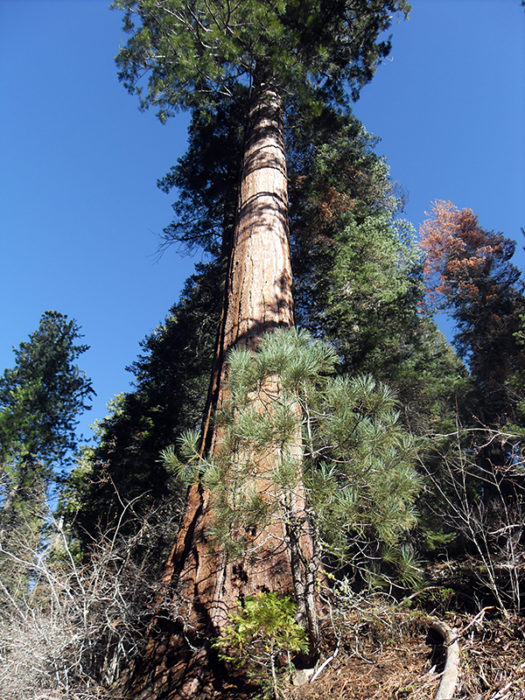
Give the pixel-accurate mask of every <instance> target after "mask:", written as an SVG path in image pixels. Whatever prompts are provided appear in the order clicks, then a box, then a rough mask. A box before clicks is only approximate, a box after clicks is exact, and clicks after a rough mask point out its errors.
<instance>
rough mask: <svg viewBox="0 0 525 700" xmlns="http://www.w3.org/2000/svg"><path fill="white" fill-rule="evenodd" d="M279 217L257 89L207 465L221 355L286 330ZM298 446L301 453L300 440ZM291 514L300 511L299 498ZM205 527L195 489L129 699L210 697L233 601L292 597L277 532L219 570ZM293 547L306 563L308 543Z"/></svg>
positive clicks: (275, 162)
mask: <svg viewBox="0 0 525 700" xmlns="http://www.w3.org/2000/svg"><path fill="white" fill-rule="evenodd" d="M287 211H288V200H287V178H286V160H285V148H284V133H283V124H282V115H281V105H280V100H279V97H278V95H277V93H276V92H275V91H274V90H272V89H271V88H270V87H268V86H265V85H260V86H259V87H258V89H255V90H254V100H253V103H252V109H251V111H250V115H249V123H248V128H247V134H246V142H245V152H244V160H243V168H242V179H241V187H240V196H239V205H238V218H237V225H236V229H235V234H234V241H233V247H232V253H231V258H230V265H229V272H228V279H227V289H226V293H225V303H224V310H223V320H222V324H221V332H220V338H219V344H218V353H217V358H216V367H215V370H214V376H213V377H212V386H211V392H210V397H211V401H210V400H209V403H210V407H209V411H208V415H207V417H206V418H205V422H204V430H203V433H204V435H203V444H204V445H205V447H206V450H207V451H208V452H209V453H210V455H211V457H213V456H214V454H216V453H217V451H218V450H220V439H219V436H218V435H217V432H213V431H212V429H211V427H210V414H211V411H212V409H213V407H214V406H220V405H221V404H222V403H224V401H225V400H227V398H228V378H227V366H226V364H225V363H224V360H225V357H226V355H227V353H228V351H229V350H230V349H231V348H232V347H234V346H236V347H239V346H244V347H247V348H249V349H255V348H256V347H257V343H258V341H259V339H260V338H261V337H262V336H263V335H264V334H265V333H267V332H269V331H273V330H275V329H277V328H283V327H284V328H286V327H291V326H292V325H293V300H292V274H291V266H290V253H289V243H288V218H287ZM268 389H269V390H270V392H273V393H274V394H275V392H278V391H279V387H278V381H276V378H270V380H269V387H268ZM264 409H265V407H264V406H263V405H262V404H261V410H264ZM298 442H299V444H298V449H299V450H300V449H301V446H300V435H299V436H298ZM265 459H266V460H268V457H266V458H265ZM267 468H268V465H267V464H266V469H267ZM261 483H262V479H261ZM264 488H267V487H262V486H261V489H262V490H264ZM297 507H298V508H299V509H300V508H302V510H303V512H304V496H303V495H302V494H301V493H299V496H298V506H297ZM213 522H214V511H213V505H212V503H211V494H210V492H209V491H208V490H207V489H205V488H203V486H202V485H201V484H198V483H195V484H193V485H192V486H191V488H190V490H189V494H188V500H187V505H186V511H185V515H184V518H183V522H182V525H181V529H180V532H179V535H178V537H177V539H176V542H175V545H174V547H173V550H172V552H171V554H170V557H169V560H168V563H167V566H166V571H165V574H164V584H165V591H167V594H166V596H165V600H164V601H163V602H162V603H161V605H160V606H159V610H160V613H159V615H158V616H157V617H156V619H155V622H154V625H153V626H152V629H151V632H150V636H149V642H148V647H147V652H146V656H145V659H144V660H143V662H141V664H140V668H137V670H136V672H135V679H134V681H133V683H132V691H131V695H130V696H131V697H138V698H140V699H141V700H150V699H153V698H155V699H159V698H170V699H171V698H211V697H214V696H215V695H216V693H217V691H218V690H219V688H221V687H222V688H223V687H224V686H223V680H224V679H223V678H222V677H221V674H222V673H223V672H224V669H223V668H222V666H221V664H219V663H218V662H217V660H216V659H215V658H214V656H213V652H212V651H211V650H210V647H209V640H210V638H211V637H213V636H216V635H217V634H219V632H220V630H221V628H223V627H224V625H225V623H226V622H227V614H228V612H229V611H231V610H232V609H234V608H235V606H236V605H237V603H238V601H239V599H242V598H243V597H245V596H247V595H253V594H255V593H257V592H258V591H279V592H281V593H283V594H284V593H291V594H293V593H294V590H297V578H298V575H299V572H298V566H299V564H298V563H297V560H296V559H297V558H296V557H295V558H294V557H293V556H291V553H290V549H289V547H287V545H286V542H285V539H286V531H285V526H284V524H283V523H280V522H275V523H273V524H272V525H270V526H269V527H267V528H265V529H264V530H263V531H262V532H256V533H252V542H251V545H252V546H250V551H251V553H250V554H246V555H245V556H244V557H243V558H242V559H238V560H235V561H228V560H227V559H226V557H225V553H224V551H223V550H222V549H221V547H220V546H219V545H218V544H217V543H216V542H214V541H213V539H212V538H211V537H210V535H209V531H210V528H211V526H212V525H213ZM302 547H303V551H305V552H306V553H307V556H308V552H310V553H311V543H309V541H308V538H307V537H303V542H302ZM299 577H300V576H299ZM222 692H224V691H222ZM221 696H223V697H224V695H223V694H222V695H221Z"/></svg>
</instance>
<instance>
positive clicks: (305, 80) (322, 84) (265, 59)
mask: <svg viewBox="0 0 525 700" xmlns="http://www.w3.org/2000/svg"><path fill="white" fill-rule="evenodd" d="M113 7H116V8H120V9H122V10H124V12H125V14H124V28H125V30H126V31H127V32H130V33H131V36H130V38H129V39H128V41H127V44H126V45H125V46H124V47H123V48H121V50H120V51H119V53H118V55H117V63H118V65H119V68H120V72H119V78H120V80H122V81H123V83H124V85H125V86H126V87H127V88H128V89H129V90H130V92H136V93H138V95H139V96H140V100H141V106H142V107H143V108H146V107H150V106H153V107H156V108H158V115H159V117H160V118H161V119H165V118H166V117H167V116H168V115H169V113H170V112H171V111H173V109H174V108H188V107H190V108H191V107H195V106H196V105H198V104H202V102H203V100H205V99H206V96H210V97H211V96H215V97H216V96H217V95H225V96H228V97H233V96H234V95H235V93H236V90H237V89H238V88H239V86H243V85H247V84H250V83H251V81H252V80H253V78H254V76H255V74H256V72H257V76H258V79H259V80H261V78H262V79H263V80H271V82H272V83H273V85H274V87H277V88H279V89H280V91H281V93H282V97H286V95H293V96H294V99H297V98H300V99H301V100H303V101H307V102H318V101H323V102H330V103H333V104H340V105H342V104H345V103H346V102H347V93H346V92H345V87H347V88H349V90H350V93H351V94H352V97H354V98H355V97H357V95H358V93H359V89H360V88H361V86H362V85H364V84H365V83H366V82H368V81H369V80H370V79H371V78H372V75H373V73H374V71H375V69H376V67H377V65H378V63H379V62H380V60H381V59H382V58H384V57H385V56H386V55H387V54H388V53H389V51H390V41H389V39H388V38H387V37H384V35H383V33H384V32H385V31H386V30H387V29H388V28H389V27H390V25H391V23H392V19H393V15H394V14H396V13H399V12H402V13H404V15H405V16H407V15H408V12H409V10H410V5H409V4H408V2H407V0H262V1H261V0H215V1H214V2H206V0H115V2H114V3H113ZM146 74H148V79H147V82H145V81H144V77H145V75H146ZM261 74H262V75H261ZM283 93H284V94H283Z"/></svg>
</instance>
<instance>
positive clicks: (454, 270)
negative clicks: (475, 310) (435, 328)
mask: <svg viewBox="0 0 525 700" xmlns="http://www.w3.org/2000/svg"><path fill="white" fill-rule="evenodd" d="M419 233H420V237H421V243H420V245H421V247H422V248H423V250H424V251H425V252H426V254H427V259H426V261H425V267H424V272H425V276H426V279H427V284H428V293H429V300H430V301H431V302H432V303H433V304H434V305H435V306H436V307H437V308H446V307H448V306H449V305H450V304H451V303H453V304H454V305H455V306H458V305H460V304H465V303H467V304H477V303H479V302H481V301H482V297H483V302H484V303H491V302H494V301H496V299H497V297H498V296H499V295H500V294H501V291H502V289H501V284H502V283H503V280H502V279H500V277H501V274H498V272H501V271H498V267H500V266H501V264H502V263H506V262H507V261H508V260H509V259H510V258H511V256H512V255H513V253H514V248H515V244H514V241H511V240H509V239H508V238H505V237H504V236H503V235H502V234H500V233H494V232H492V231H485V230H484V229H483V228H482V227H481V226H480V225H479V222H478V217H477V216H476V215H475V214H474V212H473V211H472V209H462V210H460V209H459V208H458V207H456V206H455V205H454V204H452V202H445V201H442V200H438V201H436V202H434V206H433V208H432V216H431V217H430V218H428V219H427V220H426V221H425V222H424V223H423V224H422V226H421V228H420V231H419ZM512 277H514V275H512ZM489 278H490V279H489ZM482 281H483V284H481V282H482ZM515 281H516V279H510V280H506V282H507V283H510V284H513V283H514V282H515Z"/></svg>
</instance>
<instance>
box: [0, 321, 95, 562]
mask: <svg viewBox="0 0 525 700" xmlns="http://www.w3.org/2000/svg"><path fill="white" fill-rule="evenodd" d="M80 337H81V335H80V329H79V326H78V325H77V323H76V322H75V321H73V320H72V321H70V320H68V319H67V316H65V315H63V314H60V313H58V312H56V311H46V312H45V313H44V314H43V315H42V317H41V319H40V324H39V326H38V328H37V330H36V331H34V332H33V333H32V334H31V335H30V336H29V340H28V341H26V342H22V343H20V345H19V347H18V348H16V349H15V350H14V353H15V366H14V367H13V368H12V369H6V370H5V371H4V373H3V376H2V377H1V378H0V468H1V477H2V480H1V484H0V487H1V496H0V545H1V546H2V547H3V548H7V549H10V548H11V547H12V546H20V541H19V539H20V538H21V540H22V542H24V540H25V542H24V544H25V545H27V546H28V547H33V548H34V547H36V545H37V544H38V540H39V537H40V534H41V528H42V525H43V512H44V510H45V508H44V506H45V503H46V498H47V495H48V488H49V486H50V485H51V483H52V481H53V480H56V479H57V478H58V477H59V476H60V474H61V473H63V471H64V470H65V469H66V468H67V467H68V466H69V465H70V464H71V462H72V459H73V456H74V454H73V453H74V450H75V448H76V446H77V435H76V432H75V429H76V427H77V420H76V419H77V415H78V413H79V412H80V411H82V410H85V409H86V408H88V407H89V398H90V396H91V394H93V393H94V392H93V388H92V385H91V381H90V380H89V379H87V378H86V376H85V374H84V372H82V370H80V369H79V367H78V365H77V364H76V360H77V358H78V357H79V356H80V355H81V354H82V353H83V352H85V351H86V350H87V349H88V346H87V345H82V344H78V340H79V338H80ZM4 563H5V562H4Z"/></svg>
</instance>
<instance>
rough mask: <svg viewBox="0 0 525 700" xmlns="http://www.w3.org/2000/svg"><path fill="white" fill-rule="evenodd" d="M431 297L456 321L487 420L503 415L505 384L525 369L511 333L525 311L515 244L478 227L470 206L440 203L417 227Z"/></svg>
mask: <svg viewBox="0 0 525 700" xmlns="http://www.w3.org/2000/svg"><path fill="white" fill-rule="evenodd" d="M420 237H421V242H420V245H421V247H422V248H423V249H424V250H425V252H426V255H427V258H426V262H425V267H424V272H425V276H426V280H427V293H428V301H429V303H430V305H431V306H432V307H433V308H434V309H441V310H444V311H448V312H449V313H450V314H451V315H452V317H453V318H454V320H455V322H456V333H455V338H454V341H455V345H456V347H457V349H458V351H459V353H460V354H461V355H462V356H463V357H465V358H466V359H467V360H468V362H469V365H470V370H471V372H472V374H473V376H474V377H476V379H477V382H478V384H479V386H480V387H481V388H482V389H483V393H484V396H485V399H486V404H487V407H486V411H485V419H486V420H489V422H490V421H495V422H498V421H499V420H505V419H507V418H508V416H509V413H512V409H511V407H510V405H509V402H510V404H513V403H514V401H513V400H512V398H511V396H510V395H509V393H508V388H507V387H506V382H507V381H508V380H509V378H510V377H511V376H512V375H513V374H514V373H515V372H516V371H518V370H519V369H520V368H521V367H522V366H523V354H522V352H521V350H520V348H519V347H518V344H517V341H516V338H517V335H516V334H517V331H518V330H519V327H520V316H521V315H522V314H523V313H524V311H525V301H524V296H523V283H522V281H521V278H520V272H519V270H518V268H517V267H516V266H515V265H513V264H512V263H511V262H510V260H511V258H512V255H513V253H514V249H515V247H516V244H515V242H514V241H513V240H511V239H509V238H505V236H503V235H502V234H501V233H495V232H493V231H486V230H485V229H483V228H482V227H481V226H480V224H479V222H478V218H477V216H476V215H475V214H474V212H473V211H472V210H471V209H462V210H460V209H458V207H456V206H454V204H452V203H451V202H444V201H437V202H435V203H434V206H433V209H432V216H430V217H429V218H428V219H427V220H426V221H425V222H424V223H423V224H422V226H421V228H420Z"/></svg>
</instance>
